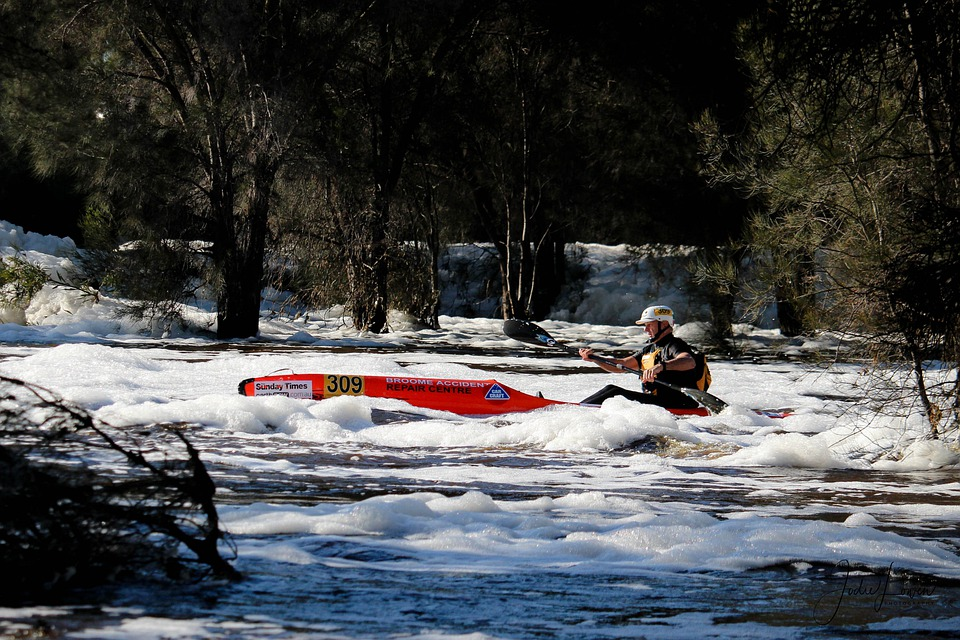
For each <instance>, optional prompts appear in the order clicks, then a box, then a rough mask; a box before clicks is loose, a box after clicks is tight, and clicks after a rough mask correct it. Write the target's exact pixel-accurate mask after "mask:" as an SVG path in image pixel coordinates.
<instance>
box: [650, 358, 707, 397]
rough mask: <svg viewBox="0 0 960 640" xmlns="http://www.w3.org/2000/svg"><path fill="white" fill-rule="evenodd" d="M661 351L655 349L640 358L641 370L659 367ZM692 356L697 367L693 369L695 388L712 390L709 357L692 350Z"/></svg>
mask: <svg viewBox="0 0 960 640" xmlns="http://www.w3.org/2000/svg"><path fill="white" fill-rule="evenodd" d="M660 352H661V349H654V350H653V351H650V352H649V353H645V354H643V356H641V358H640V368H642V369H643V370H644V371H645V370H647V369H652V368H653V367H655V366H656V365H657V357H658V356H659V355H660ZM690 355H692V356H693V360H694V362H696V366H695V367H694V368H693V373H694V376H695V377H696V382H695V383H694V385H693V386H695V387H696V388H697V389H699V390H700V391H706V390H707V389H709V388H710V383H711V382H713V376H712V375H710V367H709V366H708V365H707V356H705V355H703V354H702V353H700V352H699V351H694V350H693V349H691V350H690Z"/></svg>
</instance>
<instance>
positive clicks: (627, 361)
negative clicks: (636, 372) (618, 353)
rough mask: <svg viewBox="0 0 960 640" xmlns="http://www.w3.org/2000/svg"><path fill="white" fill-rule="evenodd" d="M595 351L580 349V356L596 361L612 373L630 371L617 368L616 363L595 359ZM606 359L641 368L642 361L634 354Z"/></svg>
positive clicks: (588, 360) (631, 367)
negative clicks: (638, 360)
mask: <svg viewBox="0 0 960 640" xmlns="http://www.w3.org/2000/svg"><path fill="white" fill-rule="evenodd" d="M594 353H595V352H594V350H593V349H586V348H584V349H580V357H581V358H583V359H584V360H586V361H587V362H594V363H596V364H597V366H598V367H600V368H601V369H603V370H604V371H609V372H610V373H629V372H628V371H624V370H623V369H618V368H617V367H616V366H615V365H613V364H608V363H606V362H600V361H598V360H594V359H593V355H594ZM606 359H607V360H609V361H610V362H612V363H616V364H618V365H622V366H624V367H629V368H630V369H639V368H640V363H639V362H637V359H636V358H634V357H633V356H627V357H626V358H606Z"/></svg>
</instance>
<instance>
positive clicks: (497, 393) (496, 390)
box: [484, 383, 510, 400]
mask: <svg viewBox="0 0 960 640" xmlns="http://www.w3.org/2000/svg"><path fill="white" fill-rule="evenodd" d="M484 398H485V399H487V400H509V399H510V394H509V393H507V392H506V391H505V390H504V388H503V387H501V386H500V385H499V384H496V383H494V384H493V386H492V387H490V389H489V390H488V391H487V395H485V396H484Z"/></svg>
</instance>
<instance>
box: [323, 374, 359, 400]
mask: <svg viewBox="0 0 960 640" xmlns="http://www.w3.org/2000/svg"><path fill="white" fill-rule="evenodd" d="M323 395H325V396H362V395H363V376H323Z"/></svg>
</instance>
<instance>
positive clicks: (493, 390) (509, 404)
mask: <svg viewBox="0 0 960 640" xmlns="http://www.w3.org/2000/svg"><path fill="white" fill-rule="evenodd" d="M240 395H244V396H287V397H290V398H304V399H308V400H323V399H324V398H332V397H334V396H370V397H374V398H395V399H397V400H403V401H405V402H407V403H409V404H412V405H413V406H415V407H423V408H426V409H436V410H438V411H450V412H451V413H456V414H459V415H463V416H489V415H499V414H503V413H519V412H523V411H532V410H534V409H542V408H543V407H550V406H554V405H568V406H576V405H577V403H575V402H562V401H560V400H549V399H547V398H542V397H540V396H532V395H530V394H527V393H523V392H522V391H517V390H516V389H513V388H511V387H508V386H507V385H505V384H503V383H501V382H497V381H496V380H453V379H449V378H421V377H416V376H349V375H338V374H323V373H295V374H289V375H275V376H263V377H260V378H249V379H247V380H244V381H243V382H241V383H240ZM580 406H596V405H580ZM668 411H670V413H673V414H676V415H686V416H689V415H694V416H706V415H710V413H709V412H708V411H707V410H706V409H704V408H702V407H700V408H697V409H668Z"/></svg>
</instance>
